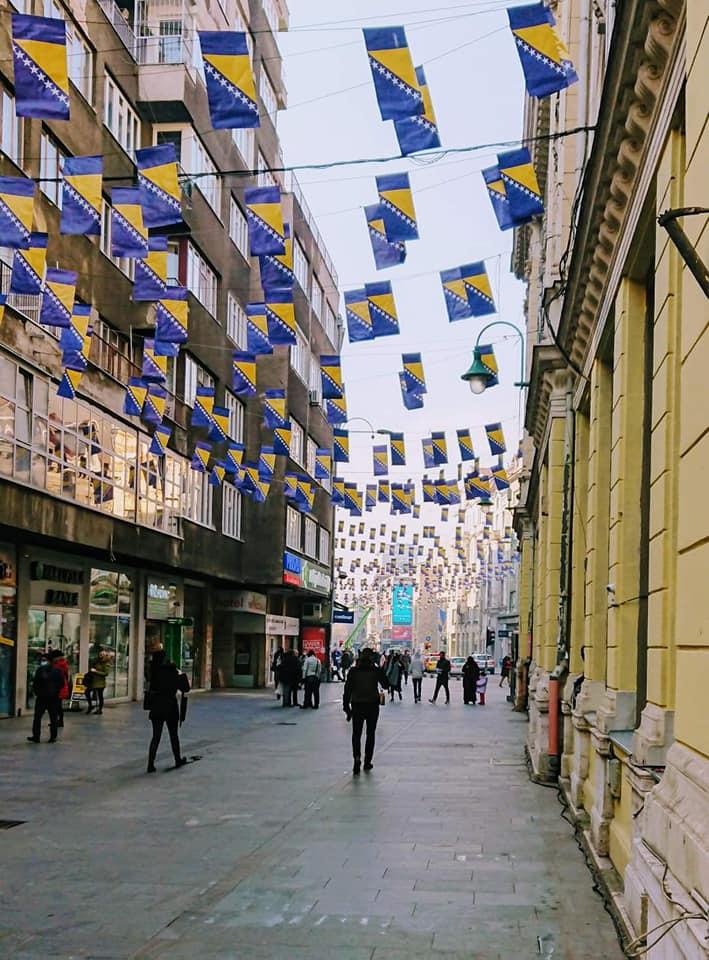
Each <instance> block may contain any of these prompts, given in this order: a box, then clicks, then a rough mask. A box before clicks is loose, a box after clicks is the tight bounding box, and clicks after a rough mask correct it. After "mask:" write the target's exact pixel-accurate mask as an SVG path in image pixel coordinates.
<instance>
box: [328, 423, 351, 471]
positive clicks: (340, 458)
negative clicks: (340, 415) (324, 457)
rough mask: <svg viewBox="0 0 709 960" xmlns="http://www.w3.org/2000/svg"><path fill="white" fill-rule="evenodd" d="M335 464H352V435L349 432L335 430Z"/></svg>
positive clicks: (333, 437)
mask: <svg viewBox="0 0 709 960" xmlns="http://www.w3.org/2000/svg"><path fill="white" fill-rule="evenodd" d="M332 443H333V455H334V459H335V463H349V462H350V434H349V431H348V430H343V429H341V428H339V429H338V428H335V429H334V430H333V432H332Z"/></svg>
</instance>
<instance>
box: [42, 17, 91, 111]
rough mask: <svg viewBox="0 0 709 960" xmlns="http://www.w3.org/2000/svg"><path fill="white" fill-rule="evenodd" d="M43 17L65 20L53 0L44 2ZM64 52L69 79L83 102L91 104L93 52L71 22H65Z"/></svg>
mask: <svg viewBox="0 0 709 960" xmlns="http://www.w3.org/2000/svg"><path fill="white" fill-rule="evenodd" d="M44 16H45V17H53V18H54V19H58V20H66V15H65V12H64V8H63V7H62V6H61V4H59V3H56V2H55V0H44ZM66 51H67V69H68V73H69V79H70V80H71V82H72V83H73V85H74V86H75V87H76V89H77V90H78V91H79V93H80V94H81V95H82V97H83V98H84V100H87V101H88V102H89V103H93V73H94V52H93V50H92V49H91V47H90V46H89V45H88V43H87V42H86V40H84V38H83V36H82V34H81V33H80V32H79V30H77V28H76V26H75V24H74V23H73V22H72V21H71V20H66Z"/></svg>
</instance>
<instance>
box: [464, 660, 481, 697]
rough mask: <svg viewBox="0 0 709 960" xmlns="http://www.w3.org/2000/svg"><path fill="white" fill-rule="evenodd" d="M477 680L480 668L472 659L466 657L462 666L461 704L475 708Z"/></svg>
mask: <svg viewBox="0 0 709 960" xmlns="http://www.w3.org/2000/svg"><path fill="white" fill-rule="evenodd" d="M479 679H480V667H479V666H478V664H477V662H476V661H475V658H474V657H468V659H467V660H466V661H465V664H464V665H463V703H472V704H473V706H475V701H476V699H477V684H478V680H479Z"/></svg>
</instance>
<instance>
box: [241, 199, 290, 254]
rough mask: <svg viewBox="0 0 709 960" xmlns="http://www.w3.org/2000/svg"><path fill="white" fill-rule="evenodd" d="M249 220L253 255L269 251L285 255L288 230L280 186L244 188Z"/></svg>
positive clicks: (250, 249) (250, 243) (250, 245)
mask: <svg viewBox="0 0 709 960" xmlns="http://www.w3.org/2000/svg"><path fill="white" fill-rule="evenodd" d="M244 204H245V205H246V215H247V218H248V222H249V252H250V253H251V256H252V257H256V256H258V257H260V256H262V255H265V254H267V253H271V254H275V255H278V256H283V255H284V254H285V252H286V230H285V225H284V223H283V210H282V208H281V190H280V187H277V186H276V187H251V188H249V189H248V190H244Z"/></svg>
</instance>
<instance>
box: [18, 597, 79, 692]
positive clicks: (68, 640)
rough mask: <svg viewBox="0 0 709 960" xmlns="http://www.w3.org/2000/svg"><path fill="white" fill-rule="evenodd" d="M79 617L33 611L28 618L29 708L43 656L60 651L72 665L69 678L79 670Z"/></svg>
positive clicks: (70, 614)
mask: <svg viewBox="0 0 709 960" xmlns="http://www.w3.org/2000/svg"><path fill="white" fill-rule="evenodd" d="M80 630H81V614H80V613H75V612H73V611H72V612H71V613H61V612H58V611H56V610H43V609H41V608H37V607H35V608H31V609H30V611H29V613H28V615H27V707H28V708H30V707H31V706H32V705H33V703H34V694H33V692H32V680H33V678H34V675H35V671H36V670H37V667H38V666H39V662H40V654H41V653H45V652H46V651H47V650H61V651H62V653H63V654H64V658H65V659H66V661H67V663H68V664H69V676H70V677H73V676H74V674H76V673H77V672H78V670H79V634H80Z"/></svg>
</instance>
